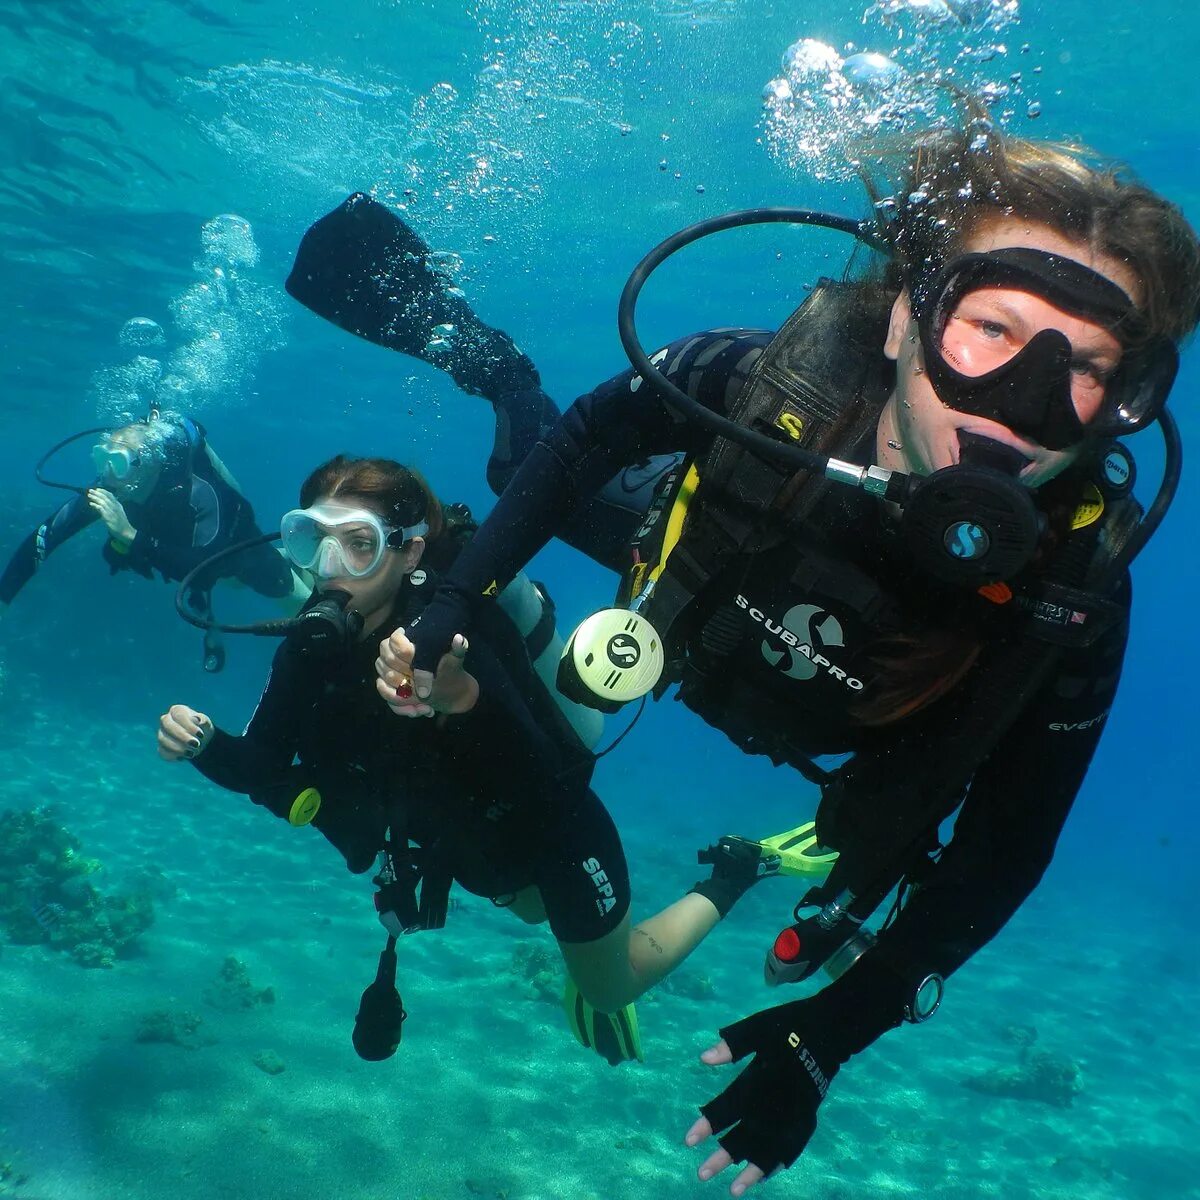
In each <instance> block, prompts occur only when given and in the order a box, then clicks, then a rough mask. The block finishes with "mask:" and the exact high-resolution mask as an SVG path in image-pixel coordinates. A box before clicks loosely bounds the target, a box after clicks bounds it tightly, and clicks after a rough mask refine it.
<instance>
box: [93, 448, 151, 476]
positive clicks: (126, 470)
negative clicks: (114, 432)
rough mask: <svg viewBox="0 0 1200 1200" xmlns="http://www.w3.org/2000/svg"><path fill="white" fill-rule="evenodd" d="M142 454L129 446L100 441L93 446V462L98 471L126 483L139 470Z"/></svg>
mask: <svg viewBox="0 0 1200 1200" xmlns="http://www.w3.org/2000/svg"><path fill="white" fill-rule="evenodd" d="M141 461H142V456H141V455H140V454H138V453H136V452H135V451H133V450H131V449H129V447H128V446H114V445H112V443H110V442H100V443H98V444H97V445H95V446H93V447H92V463H93V465H94V466H95V468H96V470H97V472H98V473H99V474H101V475H106V476H108V477H110V478H112V479H115V480H117V481H118V482H120V483H124V482H125V481H126V480H127V479H128V478H129V477H130V476H131V475H132V474H133V473H134V471H135V470H137V467H138V464H139V463H140V462H141Z"/></svg>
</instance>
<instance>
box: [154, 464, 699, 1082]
mask: <svg viewBox="0 0 1200 1200" xmlns="http://www.w3.org/2000/svg"><path fill="white" fill-rule="evenodd" d="M473 531H474V525H473V523H472V522H471V520H470V516H469V514H468V513H466V511H465V510H464V509H462V507H461V506H448V507H443V506H442V504H441V503H440V502H439V501H438V500H437V498H436V497H435V496H434V495H433V493H432V492H431V491H430V490H429V488H428V486H427V485H426V484H425V482H424V480H422V479H421V477H420V476H419V475H417V474H416V473H415V472H413V471H411V470H409V469H408V468H406V467H403V466H401V465H400V464H398V463H395V462H392V461H390V460H387V459H380V458H366V459H354V458H347V457H344V456H341V457H338V458H334V459H332V460H331V461H329V462H327V463H325V464H324V465H323V466H321V467H318V468H317V470H315V471H314V472H313V473H312V474H311V475H310V476H309V477H308V479H307V480H306V481H305V482H304V485H303V487H302V488H301V490H300V508H298V509H296V510H293V511H292V512H289V513H288V514H287V515H286V516H285V517H284V518H283V522H282V527H281V532H282V539H283V549H284V551H285V553H286V554H287V555H288V557H289V559H290V560H291V561H292V563H293V564H294V565H295V566H296V567H297V568H300V569H303V570H306V571H311V572H313V573H314V575H315V577H316V579H317V587H316V590H315V591H314V593H313V596H312V598H311V600H310V602H309V605H308V606H307V607H306V609H305V610H304V611H303V612H302V613H301V614H300V617H299V618H298V619H297V621H295V622H293V624H294V625H295V626H297V627H298V629H297V630H295V631H294V634H295V636H289V637H288V638H287V639H286V640H285V641H284V642H283V644H282V645H281V646H280V648H279V650H278V651H277V653H276V655H275V659H274V662H273V665H272V668H271V673H270V676H269V677H268V680H267V684H266V687H265V690H264V691H263V694H262V697H261V698H260V700H259V702H258V705H257V707H256V708H255V710H254V714H253V716H252V717H251V718H250V722H249V724H248V725H247V726H246V730H245V732H244V733H243V734H241V735H240V736H233V735H230V734H228V733H225V732H224V731H222V730H220V729H217V728H215V727H214V725H213V722H212V721H211V720H210V719H209V717H207V716H206V715H205V714H203V713H200V712H197V711H196V710H195V709H192V708H189V707H186V706H185V705H179V704H177V705H174V706H172V707H171V709H170V710H169V711H168V712H167V713H165V714H164V715H163V716H162V718H161V721H160V725H159V732H158V747H159V753H160V755H161V756H162V757H163V758H165V759H168V760H171V761H178V760H181V759H190V760H191V761H193V762H194V763H195V765H196V767H197V768H198V769H199V770H200V772H201V773H202V774H204V775H205V776H206V777H207V778H208V779H210V780H212V781H213V782H214V783H216V784H218V785H220V786H221V787H225V788H228V789H230V790H231V791H236V792H244V793H247V794H249V795H250V797H251V798H252V799H253V800H254V801H255V802H256V803H258V804H262V805H264V806H265V807H267V808H268V809H270V810H271V811H272V812H273V813H274V814H275V815H276V816H278V817H281V818H283V819H285V820H288V821H289V822H290V823H291V824H293V825H303V824H308V823H311V824H312V825H314V826H315V827H316V828H317V829H318V830H320V832H321V833H322V834H323V835H324V836H325V837H326V838H327V839H328V840H329V841H330V842H331V843H332V844H333V845H334V846H335V847H336V848H337V849H338V850H339V851H340V852H341V853H342V855H343V856H344V857H345V860H346V863H347V865H348V866H349V868H350V870H352V871H354V872H364V871H367V870H369V869H370V868H371V866H372V865H373V864H374V863H375V861H376V859H377V858H378V856H379V855H380V854H381V853H382V854H384V855H385V862H386V866H385V867H384V869H383V871H382V873H381V874H380V875H379V876H378V877H377V879H376V882H377V883H378V884H379V885H380V893H379V896H378V897H377V908H378V909H379V911H380V913H381V914H382V919H383V920H384V924H385V926H386V927H387V928H388V931H389V933H390V934H392V935H393V937H394V935H395V934H397V933H400V932H407V931H409V930H413V929H421V928H437V927H439V926H441V925H442V924H443V923H444V921H445V916H446V904H447V896H448V893H449V889H450V885H451V882H452V881H457V882H458V883H459V884H460V885H461V886H462V887H463V888H465V889H466V890H467V891H470V892H473V893H474V894H476V895H480V896H487V897H490V898H492V899H493V901H495V902H496V903H497V904H502V905H504V906H507V907H509V908H511V909H512V910H513V912H514V913H515V914H516V915H517V916H519V917H520V918H521V919H522V920H524V921H527V922H530V923H536V922H540V921H543V920H548V921H549V924H550V928H551V930H552V932H553V934H554V936H555V938H556V939H557V940H558V942H559V945H560V947H561V950H562V954H563V958H564V960H565V962H566V965H567V969H568V972H569V975H570V978H571V980H572V981H573V983H572V984H571V985H570V986H569V987H568V1000H567V1015H568V1018H569V1021H570V1024H571V1026H572V1029H573V1031H574V1032H575V1034H576V1036H577V1037H578V1038H579V1040H580V1041H581V1042H582V1043H583V1044H584V1045H585V1046H590V1047H592V1048H594V1049H595V1050H596V1051H597V1052H598V1053H600V1054H601V1055H603V1056H604V1057H606V1058H607V1059H608V1060H609V1061H610V1062H613V1063H614V1064H615V1063H617V1062H620V1061H622V1060H624V1059H629V1058H639V1059H640V1058H641V1049H640V1039H639V1035H638V1028H637V1020H636V1014H635V1012H634V1009H633V1005H632V1003H631V1001H632V1000H633V999H634V998H635V997H636V996H637V995H639V994H640V993H641V992H643V991H644V990H645V989H646V988H648V987H650V986H651V985H652V984H654V983H655V982H656V981H657V980H659V979H660V978H662V976H664V975H665V974H667V972H668V971H670V970H671V969H672V968H673V967H674V966H675V965H676V964H677V963H678V962H679V961H680V960H682V959H683V958H684V957H685V956H686V955H687V954H688V953H690V951H691V950H692V949H693V948H694V946H695V945H696V944H697V942H698V941H699V940H700V937H701V936H702V932H706V931H707V928H711V925H712V924H713V922H709V923H708V925H707V926H703V925H702V924H699V923H696V922H694V921H691V920H689V919H686V913H687V912H688V910H690V909H691V908H692V906H694V905H697V904H699V903H701V902H700V901H699V899H698V898H697V897H696V896H692V895H687V896H684V897H683V898H682V899H681V900H680V901H678V902H677V903H676V904H674V905H672V906H670V907H669V908H667V909H666V910H664V911H663V912H662V913H660V914H658V915H657V916H655V917H652V918H651V919H649V920H647V921H645V922H643V923H641V924H640V925H639V926H638V934H639V936H638V937H636V938H634V937H633V936H632V933H631V923H630V916H629V908H630V886H629V873H628V869H627V867H626V863H625V857H624V853H623V851H622V848H621V841H620V838H619V836H618V834H617V830H616V828H615V827H614V825H613V823H612V820H611V818H610V817H609V815H608V813H607V811H606V810H605V808H604V806H603V804H602V803H601V802H600V800H599V799H598V797H597V796H596V794H595V793H594V792H593V791H592V790H591V788H590V787H589V783H590V780H591V775H592V770H593V764H594V761H595V760H594V756H593V755H592V754H591V753H590V751H589V750H588V748H587V746H586V745H585V744H584V742H583V741H582V740H581V738H580V736H579V735H578V734H577V733H576V732H575V728H574V727H573V726H572V724H571V721H570V712H569V710H570V708H571V707H572V706H570V705H569V704H568V705H566V706H565V707H566V709H567V710H568V711H567V712H566V713H564V709H563V707H562V706H560V705H559V703H557V702H556V701H555V699H554V698H553V697H552V696H551V694H550V692H549V690H548V689H547V688H546V686H545V684H544V683H543V681H542V680H541V679H540V678H539V676H538V675H537V672H536V670H535V668H534V666H533V664H532V662H531V658H530V648H529V647H528V645H527V641H526V639H525V638H524V637H523V636H522V632H521V631H519V630H518V628H517V626H516V625H515V624H514V623H513V621H512V620H511V619H510V617H509V616H508V615H507V612H506V611H505V609H504V605H505V603H506V601H505V599H504V598H502V599H501V603H500V604H498V605H493V606H490V607H489V609H488V611H487V613H486V614H485V615H484V616H483V619H482V620H481V621H480V622H479V623H478V624H477V625H476V628H475V631H474V633H473V634H472V637H471V641H470V645H469V646H468V643H467V640H466V639H465V638H455V639H453V641H452V643H451V645H450V646H449V647H448V650H447V655H446V657H445V659H444V661H443V662H442V666H441V673H440V677H439V681H438V683H437V685H436V687H435V689H434V693H435V701H436V704H437V706H438V711H439V713H440V714H442V715H441V716H440V717H439V719H438V720H437V721H435V722H431V723H430V724H429V725H427V726H425V725H422V726H413V725H411V724H410V723H408V722H406V721H399V720H397V719H396V718H395V717H394V716H392V715H391V714H390V713H389V712H388V708H387V707H386V706H385V704H384V703H383V702H382V701H381V700H380V698H379V695H377V694H376V690H377V687H378V684H377V678H376V669H377V655H378V646H379V641H380V639H381V638H387V637H388V636H389V635H390V634H391V633H392V632H393V630H395V629H396V628H397V626H400V625H402V624H406V623H409V622H411V621H412V620H413V619H414V618H415V616H416V615H417V613H419V612H420V610H421V608H422V607H423V606H424V604H425V602H426V601H427V600H428V598H429V596H430V595H432V593H433V591H434V589H435V587H436V584H437V580H438V578H439V577H440V574H441V573H442V572H444V571H445V570H447V569H448V568H449V567H450V566H451V565H452V564H453V562H454V559H455V558H456V557H457V555H458V554H459V553H461V550H462V548H463V546H464V544H469V538H470V536H471V534H472V533H473ZM525 586H526V587H529V586H531V585H529V584H528V581H525ZM334 614H340V615H341V618H342V620H341V623H340V636H338V637H330V636H325V635H322V636H320V637H315V638H314V637H313V636H311V635H310V634H309V633H308V629H309V627H311V626H315V625H316V624H318V621H319V622H321V623H323V625H324V626H325V628H329V627H331V626H332V625H336V624H337V622H336V621H331V616H332V615H334ZM559 647H560V648H561V642H560V643H559ZM391 699H393V700H394V699H395V697H394V692H393V694H392V696H391ZM586 715H587V716H590V717H593V718H595V717H596V714H594V713H587V714H586ZM597 720H598V718H597ZM594 732H595V731H594V730H593V731H592V733H593V734H594ZM294 760H298V763H297V765H293V762H294ZM410 843H413V844H415V847H416V848H415V849H414V848H410ZM418 879H419V880H420V881H421V889H420V899H419V901H418V900H417V898H416V887H417V882H418ZM681 910H682V912H683V913H684V914H685V916H684V917H681V915H680V913H681ZM384 953H385V962H384V963H383V964H381V965H382V966H383V967H384V968H386V970H387V973H394V963H395V958H394V953H395V952H394V942H393V941H390V942H389V945H388V948H387V950H385V952H384ZM576 985H577V986H576ZM393 986H394V985H392V984H387V986H386V987H384V989H383V991H384V992H385V993H386V994H387V995H389V996H390V995H392V988H393ZM372 1003H373V1002H369V1001H368V1000H367V999H366V998H364V1008H365V1009H369V1008H371V1004H372ZM597 1010H599V1011H597ZM370 1015H371V1014H370V1013H369V1012H368V1013H367V1016H366V1017H364V1015H363V1014H362V1013H360V1022H359V1025H360V1029H359V1030H358V1032H357V1033H356V1038H355V1044H356V1046H358V1047H359V1050H360V1053H364V1049H363V1047H364V1045H365V1046H366V1050H367V1052H366V1053H365V1054H364V1056H365V1057H386V1054H388V1053H390V1052H391V1051H392V1050H394V1049H395V1044H396V1042H398V1040H399V1031H398V1024H397V1025H396V1026H395V1040H394V1041H393V1040H391V1039H389V1038H388V1037H387V1036H384V1037H383V1042H382V1046H381V1045H380V1044H379V1042H378V1039H376V1038H372V1037H371V1036H369V1031H368V1033H367V1034H364V1032H363V1029H362V1028H361V1026H362V1025H363V1023H364V1021H366V1022H367V1023H369V1018H370ZM384 1032H385V1034H386V1030H385V1031H384Z"/></svg>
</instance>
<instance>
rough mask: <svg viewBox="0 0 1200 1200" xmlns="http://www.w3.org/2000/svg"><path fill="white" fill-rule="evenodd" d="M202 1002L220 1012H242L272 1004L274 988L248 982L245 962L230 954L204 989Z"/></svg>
mask: <svg viewBox="0 0 1200 1200" xmlns="http://www.w3.org/2000/svg"><path fill="white" fill-rule="evenodd" d="M204 1002H205V1003H206V1004H211V1005H212V1006H213V1008H219V1009H221V1011H222V1012H244V1011H245V1010H246V1009H250V1008H257V1007H258V1006H259V1005H260V1004H274V1003H275V990H274V988H269V987H265V988H256V987H255V986H254V985H253V984H252V983H251V982H250V973H249V972H248V971H247V970H246V964H245V963H243V962H242V961H241V960H240V959H237V958H234V957H233V956H232V955H230V956H229V957H228V958H227V959H226V960H225V961H224V962H223V963H222V964H221V969H220V970H219V971H218V972H217V977H216V978H215V979H214V980H213V982H212V983H211V984H210V985H209V986H208V987H207V988H205V989H204Z"/></svg>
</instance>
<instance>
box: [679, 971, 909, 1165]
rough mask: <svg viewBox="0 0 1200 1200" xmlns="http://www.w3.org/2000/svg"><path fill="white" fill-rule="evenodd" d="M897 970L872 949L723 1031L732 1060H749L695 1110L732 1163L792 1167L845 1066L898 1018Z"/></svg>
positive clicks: (902, 997) (903, 997) (903, 995)
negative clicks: (816, 984)
mask: <svg viewBox="0 0 1200 1200" xmlns="http://www.w3.org/2000/svg"><path fill="white" fill-rule="evenodd" d="M907 999H908V994H907V990H906V987H905V985H904V983H903V981H902V980H901V978H900V976H899V975H897V974H895V973H894V972H892V971H891V970H890V969H889V968H888V967H886V966H884V965H882V964H881V963H879V962H878V961H877V960H876V961H872V956H871V955H870V954H868V955H866V956H864V957H863V958H862V959H860V960H859V961H858V962H857V963H856V964H855V965H854V966H853V967H852V968H851V969H850V970H849V971H847V973H846V974H845V975H843V976H842V977H841V978H840V979H838V980H836V981H835V982H834V983H832V984H830V985H829V987H827V988H826V989H825V990H824V991H822V992H820V993H818V994H817V995H816V996H810V997H807V998H806V999H803V1000H793V1001H792V1002H791V1003H790V1004H781V1005H779V1006H778V1007H777V1008H768V1009H764V1010H763V1011H762V1012H758V1013H754V1014H753V1015H752V1016H749V1017H746V1018H744V1019H743V1020H741V1021H735V1022H734V1023H733V1024H732V1025H727V1026H725V1028H724V1029H722V1030H721V1031H720V1032H721V1036H722V1037H723V1038H724V1039H725V1041H726V1043H728V1045H729V1049H730V1051H731V1052H732V1053H733V1058H734V1061H735V1062H737V1061H738V1060H739V1059H742V1058H745V1057H746V1055H748V1054H753V1055H754V1061H753V1062H752V1063H751V1064H750V1065H749V1066H748V1067H747V1068H746V1069H745V1070H744V1071H743V1072H742V1073H741V1074H740V1075H739V1076H738V1077H737V1078H736V1079H735V1080H734V1081H733V1082H732V1083H731V1084H730V1085H729V1086H728V1087H727V1088H726V1089H725V1090H724V1091H723V1092H722V1093H721V1094H720V1095H719V1096H716V1097H714V1098H713V1099H712V1100H710V1101H709V1102H708V1103H707V1104H705V1105H704V1106H703V1107H702V1108H701V1109H700V1112H701V1114H702V1115H703V1116H705V1117H706V1118H707V1119H708V1122H709V1124H710V1125H711V1126H712V1127H713V1132H714V1133H719V1132H720V1131H721V1130H722V1129H726V1130H728V1132H727V1133H725V1134H724V1135H723V1136H722V1137H720V1138H718V1141H719V1142H720V1143H721V1145H722V1146H723V1147H724V1148H725V1150H726V1151H727V1152H728V1153H729V1155H730V1156H731V1157H732V1158H733V1160H734V1162H741V1161H743V1160H748V1161H749V1162H751V1163H753V1165H754V1166H756V1167H758V1168H759V1169H760V1170H761V1171H762V1172H763V1173H764V1174H765V1175H769V1174H770V1173H771V1172H772V1171H774V1170H775V1169H776V1168H777V1167H790V1166H791V1165H792V1163H794V1162H795V1161H796V1159H797V1158H799V1157H800V1155H801V1154H802V1153H803V1152H804V1148H805V1147H806V1146H807V1145H808V1143H809V1141H810V1139H811V1138H812V1135H813V1134H814V1133H815V1132H816V1128H817V1109H818V1108H819V1107H820V1104H821V1101H822V1100H824V1099H825V1093H826V1092H827V1091H828V1090H829V1084H830V1083H831V1082H832V1080H833V1078H834V1076H836V1075H837V1073H838V1071H839V1070H840V1069H841V1068H842V1066H843V1064H844V1063H845V1062H846V1061H847V1059H849V1058H850V1057H851V1055H854V1054H857V1053H858V1052H859V1051H860V1050H862V1049H864V1048H865V1047H867V1046H869V1045H870V1044H871V1043H872V1042H873V1041H874V1040H875V1039H876V1038H877V1037H879V1035H880V1034H882V1033H885V1032H886V1031H887V1030H889V1029H894V1028H895V1027H896V1026H897V1025H899V1024H900V1022H901V1020H902V1019H903V1014H904V1006H905V1003H906V1001H907Z"/></svg>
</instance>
